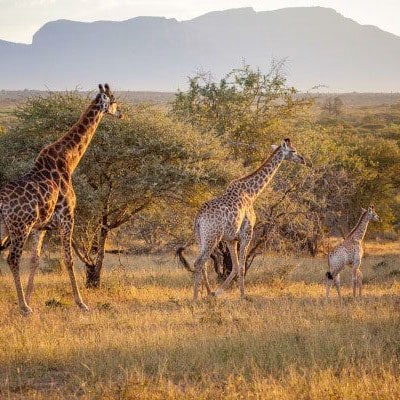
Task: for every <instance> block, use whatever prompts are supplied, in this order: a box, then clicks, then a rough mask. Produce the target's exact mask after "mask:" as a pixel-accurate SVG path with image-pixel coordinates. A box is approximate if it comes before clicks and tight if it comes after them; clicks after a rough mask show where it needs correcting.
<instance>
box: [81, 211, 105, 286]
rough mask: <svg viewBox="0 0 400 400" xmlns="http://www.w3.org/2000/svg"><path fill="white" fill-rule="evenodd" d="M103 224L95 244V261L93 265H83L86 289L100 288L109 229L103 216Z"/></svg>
mask: <svg viewBox="0 0 400 400" xmlns="http://www.w3.org/2000/svg"><path fill="white" fill-rule="evenodd" d="M102 222H103V224H102V226H101V229H100V234H99V240H98V242H97V243H96V261H95V263H94V264H88V263H85V266H86V287H87V288H90V289H98V288H99V287H100V282H101V281H100V276H101V271H102V269H103V261H104V254H105V246H106V240H107V236H108V232H109V229H108V227H107V216H103V220H102Z"/></svg>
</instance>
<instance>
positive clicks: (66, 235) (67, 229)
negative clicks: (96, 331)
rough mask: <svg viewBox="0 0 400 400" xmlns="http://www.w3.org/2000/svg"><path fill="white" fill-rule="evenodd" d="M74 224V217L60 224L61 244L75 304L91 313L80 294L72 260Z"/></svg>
mask: <svg viewBox="0 0 400 400" xmlns="http://www.w3.org/2000/svg"><path fill="white" fill-rule="evenodd" d="M73 226H74V222H73V219H72V217H70V218H68V219H64V220H62V221H61V224H60V234H61V244H62V248H63V255H64V263H65V266H66V268H67V271H68V275H69V278H70V281H71V287H72V293H73V296H74V300H75V303H76V304H77V306H78V307H79V308H81V309H82V310H84V311H89V308H88V306H87V305H86V304H85V303H84V302H83V301H82V297H81V294H80V292H79V288H78V285H77V283H76V277H75V272H74V262H73V258H72V230H73Z"/></svg>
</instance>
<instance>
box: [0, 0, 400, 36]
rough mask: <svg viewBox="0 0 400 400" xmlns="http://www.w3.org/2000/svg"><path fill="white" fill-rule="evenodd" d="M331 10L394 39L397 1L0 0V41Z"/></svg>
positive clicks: (399, 4) (397, 29) (399, 8)
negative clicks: (43, 32)
mask: <svg viewBox="0 0 400 400" xmlns="http://www.w3.org/2000/svg"><path fill="white" fill-rule="evenodd" d="M304 6H305V7H309V6H321V7H330V8H334V9H335V10H336V11H338V12H340V13H341V14H343V15H344V16H345V17H348V18H351V19H354V20H355V21H357V22H359V23H360V24H368V25H376V26H378V27H379V28H381V29H383V30H386V31H388V32H391V33H394V34H396V35H399V36H400V22H399V15H400V0H313V1H309V0H0V39H3V40H9V41H14V42H22V43H31V41H32V35H33V34H34V33H35V32H36V31H37V30H38V29H39V28H40V27H41V26H42V25H43V24H45V23H46V22H48V21H53V20H56V19H72V20H76V21H96V20H116V21H118V20H124V19H129V18H133V17H136V16H141V15H152V16H165V17H169V18H176V19H178V20H186V19H191V18H193V17H196V16H198V15H201V14H204V13H206V12H208V11H213V10H224V9H228V8H238V7H253V8H254V9H255V10H256V11H263V10H275V9H278V8H284V7H304Z"/></svg>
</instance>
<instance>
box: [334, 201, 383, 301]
mask: <svg viewBox="0 0 400 400" xmlns="http://www.w3.org/2000/svg"><path fill="white" fill-rule="evenodd" d="M369 221H380V219H379V216H378V214H377V213H376V212H375V209H374V206H373V205H370V206H369V207H368V210H365V209H364V208H362V213H361V217H360V219H359V220H358V222H357V224H356V226H355V227H354V228H353V229H352V230H351V231H350V233H349V234H348V235H347V236H346V238H345V239H344V241H343V242H342V243H341V244H339V245H338V246H336V247H335V249H334V250H333V251H332V252H330V253H329V254H328V265H329V271H328V272H327V273H326V299H327V300H328V298H329V292H330V289H331V286H332V284H334V285H335V287H336V290H337V292H338V296H339V301H340V302H341V301H342V297H341V295H340V276H339V274H340V272H341V271H342V269H343V268H344V267H345V266H346V265H351V266H352V283H353V297H356V295H357V289H358V294H359V296H360V297H361V290H362V273H361V270H360V267H361V259H362V256H363V248H362V241H363V239H364V236H365V233H366V232H367V228H368V223H369Z"/></svg>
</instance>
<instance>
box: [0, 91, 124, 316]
mask: <svg viewBox="0 0 400 400" xmlns="http://www.w3.org/2000/svg"><path fill="white" fill-rule="evenodd" d="M104 114H112V115H114V116H116V117H118V118H120V117H121V112H120V110H119V108H118V106H117V103H116V101H115V97H114V95H113V93H112V92H111V90H110V87H109V85H108V84H106V85H105V86H104V87H103V86H102V85H99V93H98V94H97V95H96V97H95V99H94V100H93V101H92V102H91V103H90V105H89V107H88V108H87V109H86V110H85V111H84V112H83V113H82V115H81V116H80V118H79V120H78V122H76V123H75V124H74V125H73V126H72V127H71V129H70V130H69V131H68V132H67V133H66V134H65V135H63V136H62V137H61V138H60V139H58V140H57V141H56V142H54V143H52V144H50V145H48V146H46V147H44V148H43V149H42V150H41V151H40V153H39V155H38V156H37V157H36V159H35V161H34V164H33V167H32V168H31V169H30V171H28V172H27V173H26V174H25V175H24V176H22V177H21V178H19V179H17V180H15V181H13V182H10V183H8V184H6V185H5V186H4V187H3V188H2V189H1V190H0V227H1V232H0V234H1V238H0V243H2V247H5V245H4V246H3V244H5V243H7V244H9V247H10V250H9V254H8V258H7V261H8V264H9V266H10V269H11V272H12V275H13V278H14V283H15V288H16V292H17V296H18V304H19V308H20V311H21V313H22V314H30V313H31V312H32V310H31V308H30V307H29V305H28V302H29V300H30V297H31V294H32V291H33V280H34V276H35V273H36V270H37V267H38V263H39V257H40V250H41V245H42V243H43V239H44V236H45V233H46V231H48V230H49V229H53V228H58V229H59V232H60V235H61V242H62V247H63V256H64V261H65V265H66V268H67V271H68V274H69V277H70V281H71V286H72V292H73V296H74V300H75V303H76V304H77V305H78V306H79V307H80V308H81V309H83V310H88V307H87V306H86V305H85V303H84V302H83V301H82V298H81V295H80V292H79V289H78V285H77V282H76V278H75V273H74V267H73V258H72V232H73V227H74V209H75V202H76V199H75V192H74V189H73V186H72V180H71V177H72V173H73V172H74V170H75V168H76V167H77V165H78V163H79V161H80V160H81V158H82V156H83V154H84V153H85V151H86V149H87V147H88V146H89V144H90V141H91V140H92V138H93V135H94V133H95V131H96V129H97V127H98V125H99V123H100V121H101V119H102V118H103V116H104ZM31 232H32V234H33V240H34V245H33V249H32V258H31V268H30V274H29V279H28V285H27V290H26V298H25V294H24V291H23V289H22V284H21V278H20V270H19V268H20V259H21V255H22V248H23V246H24V244H25V242H26V239H27V238H28V236H29V234H30V233H31Z"/></svg>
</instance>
